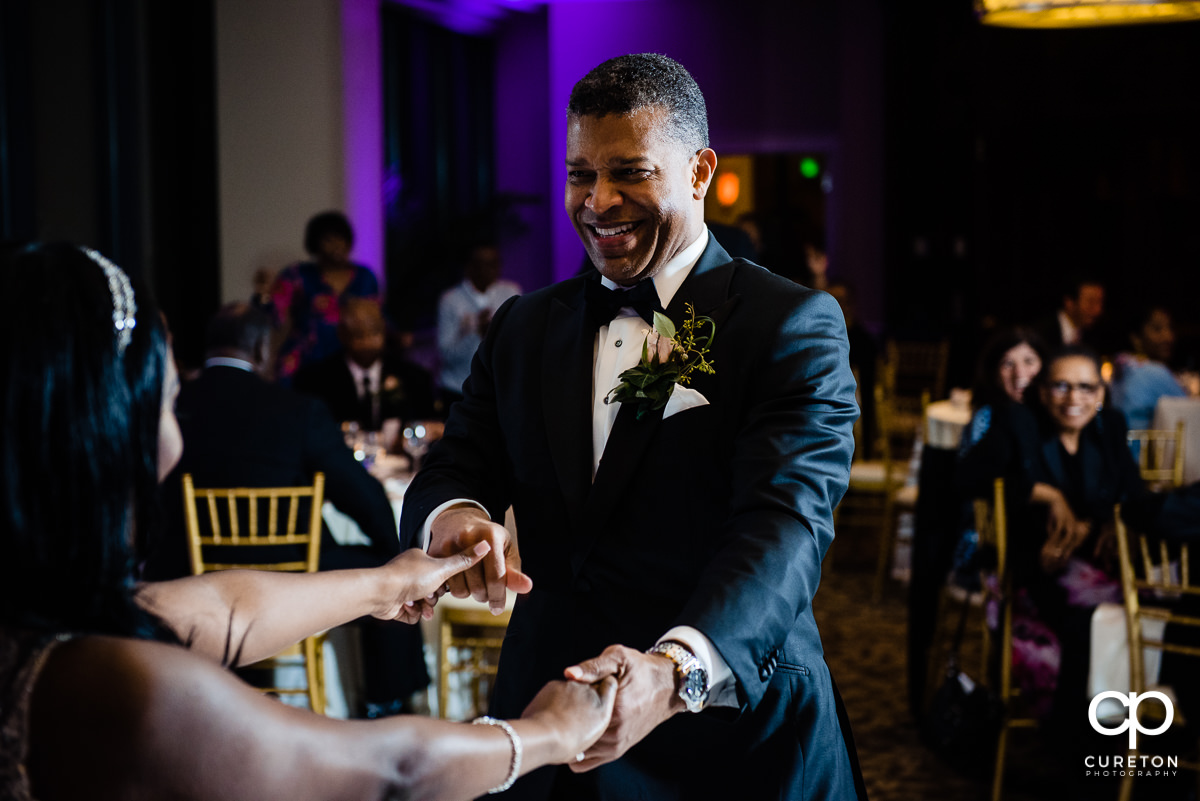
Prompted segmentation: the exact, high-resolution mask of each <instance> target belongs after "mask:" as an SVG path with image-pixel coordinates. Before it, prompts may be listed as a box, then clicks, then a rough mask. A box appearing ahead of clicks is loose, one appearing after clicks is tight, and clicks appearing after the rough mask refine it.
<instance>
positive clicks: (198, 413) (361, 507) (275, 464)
mask: <svg viewBox="0 0 1200 801" xmlns="http://www.w3.org/2000/svg"><path fill="white" fill-rule="evenodd" d="M270 339H271V319H270V317H268V316H267V315H266V314H265V313H263V312H262V311H259V310H258V309H255V308H253V307H251V306H250V305H249V304H247V303H233V304H230V305H227V306H225V307H223V308H222V309H221V310H220V311H219V312H217V314H216V316H215V317H214V318H213V319H212V320H211V321H210V322H209V325H208V328H207V330H206V332H205V363H204V372H203V373H202V374H201V375H200V377H199V378H197V379H195V380H194V381H190V382H188V383H186V384H184V385H183V387H182V388H181V389H180V392H179V400H178V403H177V407H176V416H177V417H178V419H179V427H180V429H181V431H182V432H183V441H184V449H183V458H182V459H181V460H180V463H179V466H178V467H176V469H175V470H174V471H172V473H171V475H170V476H168V478H167V481H166V482H165V483H164V496H163V497H164V499H165V506H166V509H165V512H166V515H165V522H166V524H167V525H166V531H165V533H164V537H163V538H162V541H161V543H159V547H158V548H156V553H155V554H154V555H152V557H151V559H150V562H149V563H148V565H147V567H146V574H147V578H151V579H169V578H177V577H179V576H184V575H188V574H189V573H190V572H191V571H190V569H189V566H188V561H187V552H186V535H185V532H184V528H183V521H184V516H183V508H182V490H181V487H180V482H181V476H182V475H183V474H184V473H191V474H192V477H193V479H194V480H195V483H196V486H198V487H239V486H241V487H277V486H299V485H302V484H311V483H312V479H313V473H315V472H317V471H322V472H324V473H325V497H326V499H327V500H329V501H330V502H332V503H333V505H334V506H336V507H337V508H338V509H339V510H340V511H341V512H343V513H344V514H346V515H348V516H349V517H351V518H352V519H353V520H354V521H355V522H356V523H358V526H359V528H360V529H362V531H363V533H364V534H365V535H366V536H367V537H368V538H369V539H370V541H371V544H370V545H369V546H349V545H339V544H338V543H337V542H335V541H334V539H333V537H332V536H331V535H330V534H329V532H328V531H326V532H325V533H324V535H323V537H322V540H321V569H322V570H337V569H343V568H357V567H376V566H378V565H381V564H383V563H384V562H386V561H388V560H389V559H391V558H392V557H394V556H396V555H397V554H399V553H400V550H401V549H400V541H399V538H398V537H397V535H396V520H395V515H394V514H393V512H392V507H391V504H390V503H389V502H388V499H387V494H386V493H385V492H384V490H383V486H382V485H381V484H380V483H379V482H378V481H376V480H375V479H374V478H373V477H372V476H371V475H370V474H369V473H368V472H367V471H366V470H364V469H363V466H362V465H361V464H359V463H358V462H357V461H355V459H354V456H353V454H352V453H351V451H350V449H349V448H347V447H346V444H345V442H344V440H343V438H342V433H341V430H340V429H339V427H338V425H337V424H336V423H335V422H334V421H333V418H331V417H330V416H329V413H328V412H327V411H326V409H325V407H324V404H322V403H321V401H319V400H317V399H316V398H310V397H307V396H305V395H301V394H299V393H296V392H293V391H292V390H290V389H287V388H286V387H280V386H277V385H274V384H270V383H268V382H267V381H265V380H264V379H263V378H262V375H261V373H262V372H263V370H264V369H265V367H266V365H267V364H269V362H270ZM360 631H361V634H362V640H363V670H364V674H365V675H364V680H365V685H366V686H365V688H364V690H365V693H364V694H365V696H366V698H365V701H366V703H367V705H368V706H367V708H366V709H365V710H363V711H364V712H365V713H366V714H367V715H368V716H377V715H380V714H388V713H392V712H398V711H401V708H402V707H403V704H404V701H405V700H406V699H408V698H409V697H410V696H411V695H412V694H413V693H415V692H416V691H418V690H421V689H423V688H424V687H426V686H427V685H428V684H429V676H428V673H427V672H426V669H425V660H424V655H423V646H422V641H421V632H420V629H419V628H418V627H416V626H405V625H403V624H397V623H395V622H394V621H382V620H375V619H374V618H364V619H363V620H362V621H361V622H360Z"/></svg>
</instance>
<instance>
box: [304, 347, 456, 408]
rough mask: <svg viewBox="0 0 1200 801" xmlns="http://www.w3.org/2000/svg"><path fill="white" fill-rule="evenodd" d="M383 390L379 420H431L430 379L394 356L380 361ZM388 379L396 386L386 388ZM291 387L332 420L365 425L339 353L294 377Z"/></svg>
mask: <svg viewBox="0 0 1200 801" xmlns="http://www.w3.org/2000/svg"><path fill="white" fill-rule="evenodd" d="M381 375H382V378H383V386H384V389H383V391H382V393H381V398H380V415H379V419H380V420H386V419H388V418H389V417H398V418H400V419H401V420H419V419H422V418H427V417H432V416H433V414H434V408H433V377H432V376H431V375H430V374H429V373H428V372H427V371H426V370H423V369H422V368H421V367H419V366H417V365H415V364H413V363H411V362H408V361H405V360H404V359H401V358H400V357H399V356H397V355H394V354H390V353H389V354H385V355H384V357H383V371H382V374H381ZM389 378H390V379H394V382H395V384H396V386H394V387H390V388H389V386H388V385H389V383H391V382H390V381H389ZM292 386H293V387H294V388H295V389H296V390H297V391H299V392H303V393H304V394H306V395H312V396H314V397H317V398H320V399H321V400H323V401H325V405H326V406H328V407H329V412H330V414H332V415H333V417H334V419H335V420H357V421H358V422H359V423H364V422H365V421H364V420H362V419H361V418H362V417H363V411H364V409H363V403H362V402H361V401H360V400H359V399H358V387H356V386H355V385H354V376H352V375H351V374H350V368H349V367H347V366H346V357H345V355H344V354H343V353H342V352H341V351H339V352H338V353H337V354H335V355H334V356H331V357H329V358H327V359H323V360H321V361H319V362H317V363H316V364H313V365H310V366H309V367H306V368H304V369H302V370H301V371H300V372H298V373H296V377H295V378H294V379H293V381H292Z"/></svg>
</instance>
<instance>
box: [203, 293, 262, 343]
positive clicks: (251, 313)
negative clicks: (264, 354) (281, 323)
mask: <svg viewBox="0 0 1200 801" xmlns="http://www.w3.org/2000/svg"><path fill="white" fill-rule="evenodd" d="M271 330H272V326H271V317H270V315H268V314H267V313H266V312H264V311H260V310H259V309H256V308H254V307H253V306H251V305H250V304H249V303H241V302H238V303H228V304H226V305H224V306H222V307H221V308H220V310H219V311H217V313H216V314H215V315H213V318H212V319H211V320H209V321H208V327H207V328H205V329H204V348H205V350H206V351H208V352H209V353H212V352H214V351H225V350H240V351H244V352H245V353H254V352H255V349H256V348H257V347H258V346H259V344H260V343H261V342H263V341H266V340H269V339H270V337H271Z"/></svg>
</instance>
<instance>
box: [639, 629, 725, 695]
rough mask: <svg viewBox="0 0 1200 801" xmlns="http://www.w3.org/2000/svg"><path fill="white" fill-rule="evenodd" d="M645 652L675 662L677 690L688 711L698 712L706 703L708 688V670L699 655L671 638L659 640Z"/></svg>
mask: <svg viewBox="0 0 1200 801" xmlns="http://www.w3.org/2000/svg"><path fill="white" fill-rule="evenodd" d="M646 653H648V654H658V655H659V656H665V657H666V658H667V659H670V660H671V661H672V662H674V663H675V676H676V678H677V680H678V681H677V691H678V693H679V697H680V698H682V699H683V702H684V704H686V705H687V708H688V711H689V712H699V711H700V710H702V709H703V708H704V705H705V704H706V703H708V696H709V689H710V688H709V684H708V671H707V670H705V669H704V665H703V664H702V663H701V662H700V659H699V657H697V656H696V655H695V654H694V653H692V652H691V651H690V650H689V649H688V648H687V647H686V646H684V645H683V644H681V643H678V642H674V641H673V640H665V641H663V642H660V643H658V644H657V645H655V646H654V647H653V648H651V649H650V650H648V651H646Z"/></svg>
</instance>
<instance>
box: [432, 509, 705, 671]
mask: <svg viewBox="0 0 1200 801" xmlns="http://www.w3.org/2000/svg"><path fill="white" fill-rule="evenodd" d="M464 504H465V505H467V506H474V507H476V508H477V509H480V510H482V511H483V513H484V514H485V515H488V519H491V515H490V514H488V510H487V509H484V508H483V504H481V503H479V502H478V501H473V500H471V499H470V498H455V499H454V500H452V501H446V502H445V503H443V504H442V505H440V506H438V507H437V508H436V509H434V510H433V511H432V512H430V513H429V517H427V518H425V526H424V527H423V528H422V529H421V550H422V551H425V552H426V553H428V552H429V541H430V540H432V539H433V521H434V520H437V516H438V515H440V514H441V513H442V512H444V511H446V510H447V509H449V508H450V507H451V506H462V505H464ZM708 675H710V676H711V675H712V674H711V673H709V674H708Z"/></svg>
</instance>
